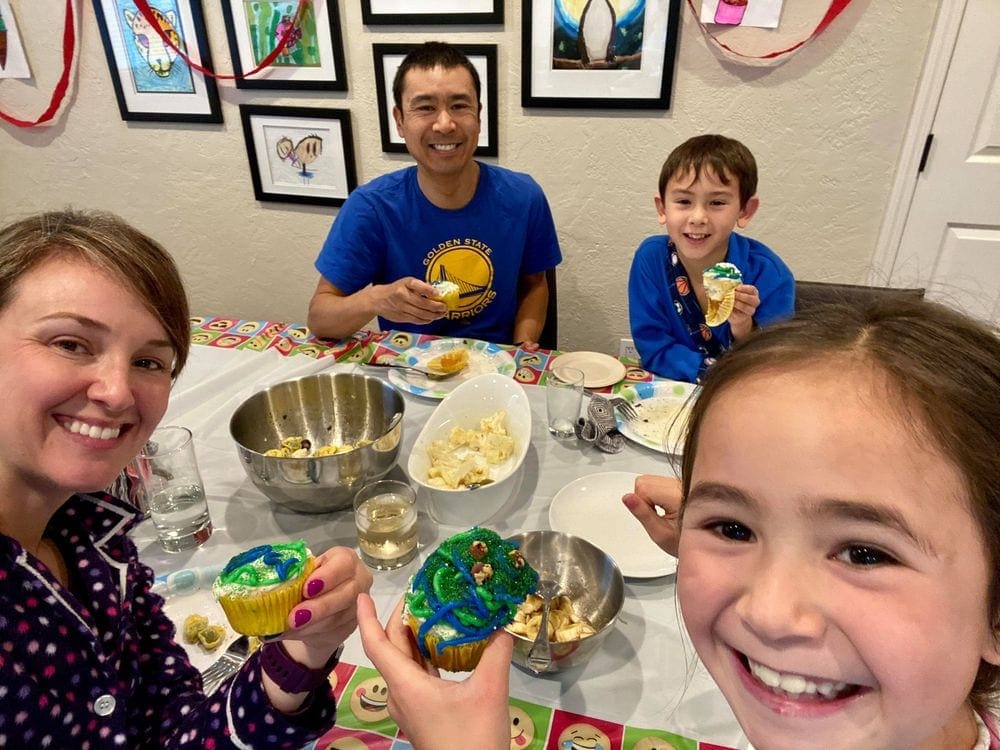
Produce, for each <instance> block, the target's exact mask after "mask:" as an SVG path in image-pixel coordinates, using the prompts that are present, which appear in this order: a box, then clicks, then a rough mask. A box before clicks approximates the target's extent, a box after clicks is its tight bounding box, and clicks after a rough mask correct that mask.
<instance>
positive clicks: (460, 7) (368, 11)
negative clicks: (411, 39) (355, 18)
mask: <svg viewBox="0 0 1000 750" xmlns="http://www.w3.org/2000/svg"><path fill="white" fill-rule="evenodd" d="M361 20H362V22H363V23H364V24H366V25H370V26H375V25H381V24H407V25H412V24H420V25H429V24H463V23H499V24H502V23H503V0H361Z"/></svg>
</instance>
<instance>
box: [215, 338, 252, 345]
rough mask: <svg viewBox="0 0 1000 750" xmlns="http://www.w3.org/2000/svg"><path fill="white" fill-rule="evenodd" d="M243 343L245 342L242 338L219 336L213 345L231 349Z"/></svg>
mask: <svg viewBox="0 0 1000 750" xmlns="http://www.w3.org/2000/svg"><path fill="white" fill-rule="evenodd" d="M243 341H245V339H244V338H243V337H242V336H219V338H217V339H216V340H215V345H216V346H224V347H226V348H232V347H234V346H236V345H237V344H239V343H242V342H243Z"/></svg>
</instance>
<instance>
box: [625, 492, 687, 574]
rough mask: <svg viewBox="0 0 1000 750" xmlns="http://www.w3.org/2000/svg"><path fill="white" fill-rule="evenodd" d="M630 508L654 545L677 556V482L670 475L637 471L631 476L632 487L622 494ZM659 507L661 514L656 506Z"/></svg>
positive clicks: (679, 495)
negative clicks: (637, 472) (632, 477)
mask: <svg viewBox="0 0 1000 750" xmlns="http://www.w3.org/2000/svg"><path fill="white" fill-rule="evenodd" d="M622 502H623V503H624V504H625V507H626V508H628V509H629V511H631V513H632V515H633V516H635V517H636V518H637V519H638V520H639V523H641V524H642V527H643V528H644V529H645V530H646V533H647V534H649V538H650V539H652V540H653V541H654V542H655V543H656V545H657V546H658V547H659V548H660V549H662V550H663V551H664V552H666V553H667V554H668V555H673V556H674V557H677V543H678V541H680V533H681V528H680V523H679V522H680V508H681V482H680V480H679V479H675V478H673V477H661V476H658V475H656V474H641V475H639V476H638V477H636V479H635V491H634V492H629V493H627V494H625V495H623V496H622ZM657 508H660V509H662V510H663V515H662V516H661V515H660V514H659V513H657V512H656V509H657Z"/></svg>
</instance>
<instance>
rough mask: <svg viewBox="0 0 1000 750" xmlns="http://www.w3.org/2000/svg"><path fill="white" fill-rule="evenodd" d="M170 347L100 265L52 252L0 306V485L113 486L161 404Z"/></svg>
mask: <svg viewBox="0 0 1000 750" xmlns="http://www.w3.org/2000/svg"><path fill="white" fill-rule="evenodd" d="M173 357H174V350H173V348H172V347H171V345H170V341H169V338H168V336H167V333H166V331H165V330H164V329H163V327H162V326H161V325H160V323H159V322H158V321H157V320H156V318H155V317H153V315H152V314H150V313H149V312H148V311H147V310H146V309H145V307H143V305H142V303H141V302H140V301H139V299H138V298H137V297H136V296H135V295H134V294H133V293H132V292H131V291H129V290H128V289H126V288H125V287H123V286H122V285H121V284H120V283H119V282H118V281H117V280H115V279H114V278H112V277H111V276H109V275H108V274H107V273H105V272H104V271H101V270H99V269H97V268H96V267H94V266H92V265H90V264H88V263H86V262H84V261H81V260H78V259H71V258H65V257H54V258H51V259H49V260H47V261H45V262H43V263H42V264H41V265H39V266H37V267H36V268H34V269H33V270H32V271H30V272H29V273H27V274H26V275H25V276H24V277H23V278H22V279H21V280H20V281H19V282H18V284H17V286H16V287H15V290H14V294H13V295H12V298H11V300H10V302H9V304H8V305H7V306H6V307H5V308H3V310H0V394H3V396H2V398H0V482H2V483H3V484H2V485H0V489H2V491H5V492H11V491H15V490H18V489H22V490H36V491H39V492H41V493H48V494H52V495H53V499H59V498H65V497H68V496H69V495H70V494H72V493H73V492H76V491H90V490H96V489H100V488H103V487H105V486H107V485H108V484H110V483H111V481H112V480H113V479H114V477H115V476H116V475H117V473H118V472H119V471H120V470H121V468H122V467H123V466H124V465H125V463H126V462H127V461H128V460H129V459H130V458H131V457H132V456H134V455H135V454H136V453H138V451H139V449H140V448H141V447H142V445H143V444H144V443H145V442H146V440H147V438H148V437H149V435H150V433H152V431H153V428H154V427H155V426H156V424H157V423H158V422H159V421H160V418H161V417H162V416H163V412H164V411H165V410H166V407H167V398H168V396H169V393H170V385H171V378H170V371H171V363H172V361H173Z"/></svg>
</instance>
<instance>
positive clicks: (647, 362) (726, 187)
mask: <svg viewBox="0 0 1000 750" xmlns="http://www.w3.org/2000/svg"><path fill="white" fill-rule="evenodd" d="M756 192H757V163H756V162H755V161H754V158H753V154H751V153H750V150H749V149H747V147H746V146H744V145H743V144H742V143H740V142H739V141H736V140H733V139H732V138H726V137H725V136H721V135H700V136H696V137H694V138H691V139H689V140H687V141H685V142H684V143H682V144H681V145H680V146H678V147H677V148H675V149H674V150H673V151H672V152H671V153H670V155H669V156H668V157H667V160H666V162H664V164H663V168H662V169H661V170H660V181H659V194H658V195H656V196H655V197H654V198H653V204H654V205H655V206H656V213H657V216H658V219H659V222H660V223H661V224H662V225H663V226H665V227H666V229H667V234H666V236H662V235H656V236H653V237H649V238H647V239H646V240H644V241H643V242H642V244H641V245H639V249H638V250H636V253H635V257H634V258H633V259H632V270H631V271H630V273H629V282H628V302H629V321H630V324H631V328H632V338H633V340H634V341H635V346H636V349H637V350H638V352H639V356H640V357H642V365H643V367H645V368H646V369H647V370H649V371H650V372H653V373H656V374H657V375H661V376H663V377H667V378H673V379H675V380H686V381H690V382H696V381H697V380H698V379H699V378H700V376H701V375H702V373H703V372H704V371H705V369H706V368H707V367H709V366H710V365H711V364H712V363H713V362H714V361H715V359H716V358H717V357H718V356H719V355H720V354H721V353H722V352H723V351H725V350H726V349H728V348H729V347H730V346H731V345H732V343H733V342H734V341H738V340H740V339H742V338H743V337H745V336H746V335H747V334H749V333H750V331H751V329H752V328H753V327H754V326H755V325H767V324H769V323H773V322H775V321H777V320H780V319H782V318H787V317H790V316H791V315H792V311H793V307H794V303H795V281H794V279H793V278H792V272H791V271H790V270H788V266H786V265H785V264H784V262H782V260H781V258H779V257H778V256H777V255H775V253H774V252H773V251H772V250H770V248H768V247H766V246H765V245H763V244H762V243H760V242H757V241H756V240H752V239H750V238H749V237H744V236H743V235H741V234H735V233H734V232H733V229H734V228H735V227H739V228H740V229H743V228H744V227H746V225H747V224H749V223H750V219H751V218H752V217H753V215H754V213H755V212H756V211H757V207H758V206H759V205H760V201H758V199H757V196H756ZM723 261H725V262H727V263H732V264H733V265H735V266H736V267H737V268H739V270H740V272H741V273H742V277H743V282H742V283H741V284H740V285H739V286H738V287H736V291H735V304H734V306H733V311H732V313H731V315H730V316H729V319H728V320H726V321H724V322H723V323H720V324H719V325H717V326H714V327H710V326H709V325H708V324H707V323H706V322H705V310H707V308H708V303H707V300H706V296H705V289H704V287H703V285H702V274H703V273H704V271H705V270H706V269H707V268H711V267H712V266H714V265H715V264H716V263H721V262H723Z"/></svg>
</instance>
